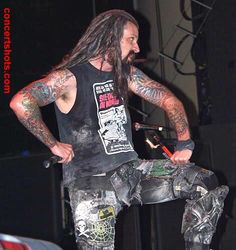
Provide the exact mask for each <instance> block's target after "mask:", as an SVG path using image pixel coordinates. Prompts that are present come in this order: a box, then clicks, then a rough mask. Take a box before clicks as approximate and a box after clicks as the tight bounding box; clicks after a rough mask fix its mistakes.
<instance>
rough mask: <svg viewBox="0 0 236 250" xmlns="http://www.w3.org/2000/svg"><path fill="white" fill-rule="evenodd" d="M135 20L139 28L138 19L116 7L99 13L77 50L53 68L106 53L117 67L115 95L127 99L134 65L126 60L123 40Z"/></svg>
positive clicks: (77, 62) (64, 66) (109, 60)
mask: <svg viewBox="0 0 236 250" xmlns="http://www.w3.org/2000/svg"><path fill="white" fill-rule="evenodd" d="M127 22H132V23H133V24H135V25H136V26H137V28H138V23H137V21H136V20H135V18H134V17H133V16H132V15H130V14H129V13H127V12H126V11H124V10H118V9H113V10H109V11H106V12H103V13H101V14H99V15H98V16H97V17H96V18H94V19H93V20H92V22H91V23H90V25H89V26H88V28H87V30H86V31H85V33H84V34H83V36H82V37H81V39H80V40H79V41H78V43H77V44H76V46H75V47H74V49H72V51H71V52H70V53H69V54H68V55H66V56H65V57H64V58H63V60H62V62H61V63H60V64H58V65H57V66H55V67H54V68H53V69H52V71H55V70H60V69H66V68H70V67H72V66H74V65H77V64H82V63H85V62H88V61H89V60H90V59H93V58H96V57H100V58H102V59H103V60H102V64H103V62H104V61H105V55H106V56H107V60H108V62H109V63H110V64H111V65H112V66H113V72H114V94H115V95H116V96H121V97H124V99H127V92H128V77H129V73H130V65H128V64H127V63H123V62H122V58H121V48H120V41H121V38H122V36H123V30H124V26H125V25H126V24H127Z"/></svg>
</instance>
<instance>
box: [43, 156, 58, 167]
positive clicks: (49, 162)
mask: <svg viewBox="0 0 236 250" xmlns="http://www.w3.org/2000/svg"><path fill="white" fill-rule="evenodd" d="M60 160H62V158H61V157H60V156H57V155H53V156H51V157H50V158H49V159H47V160H45V161H44V162H43V166H44V167H45V168H49V167H51V166H53V165H55V164H56V163H58V162H59V161H60Z"/></svg>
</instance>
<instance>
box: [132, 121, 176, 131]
mask: <svg viewBox="0 0 236 250" xmlns="http://www.w3.org/2000/svg"><path fill="white" fill-rule="evenodd" d="M133 126H134V129H135V130H136V131H139V130H158V131H163V130H166V131H172V130H173V129H172V128H168V127H163V126H160V125H157V124H144V123H138V122H135V123H134V124H133Z"/></svg>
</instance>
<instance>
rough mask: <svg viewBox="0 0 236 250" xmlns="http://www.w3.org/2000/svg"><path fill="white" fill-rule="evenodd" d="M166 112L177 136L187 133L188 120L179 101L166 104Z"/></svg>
mask: <svg viewBox="0 0 236 250" xmlns="http://www.w3.org/2000/svg"><path fill="white" fill-rule="evenodd" d="M166 112H167V115H168V118H169V120H170V122H171V124H172V125H173V126H174V127H175V131H176V133H177V135H178V136H180V137H181V136H183V135H186V133H189V125H188V120H187V117H186V114H185V111H184V108H183V105H182V103H181V102H179V101H178V102H175V103H170V104H168V105H167V107H166Z"/></svg>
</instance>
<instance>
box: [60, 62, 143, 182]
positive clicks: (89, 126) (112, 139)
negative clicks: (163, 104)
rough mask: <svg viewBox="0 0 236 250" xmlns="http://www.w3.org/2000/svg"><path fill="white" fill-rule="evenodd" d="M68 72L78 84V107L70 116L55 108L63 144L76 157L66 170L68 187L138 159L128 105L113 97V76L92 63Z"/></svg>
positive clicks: (78, 66) (73, 68)
mask: <svg viewBox="0 0 236 250" xmlns="http://www.w3.org/2000/svg"><path fill="white" fill-rule="evenodd" d="M69 70H70V71H71V72H72V73H73V74H74V76H75V77H76V80H77V96H76V100H75V103H74V105H73V107H72V109H71V110H70V111H69V112H68V113H67V114H64V113H62V112H61V111H60V110H59V109H58V108H57V106H56V105H55V110H56V116H57V123H58V129H59V134H60V140H61V142H64V143H69V144H71V145H72V146H73V150H74V153H75V157H74V158H73V160H72V161H71V162H70V163H69V164H67V165H64V166H63V179H64V184H65V185H68V184H69V183H70V182H71V181H73V180H75V179H77V178H79V177H84V176H91V175H95V174H100V173H104V172H108V171H111V170H114V169H116V168H117V167H119V166H120V165H121V164H123V163H125V162H128V161H131V160H135V159H137V157H138V156H137V153H136V152H135V151H134V149H133V144H132V131H131V120H130V116H129V113H128V110H127V108H126V105H125V104H124V101H123V100H122V99H117V98H116V97H115V96H114V95H113V74H112V73H111V72H104V71H100V70H98V69H96V68H95V67H93V66H92V65H91V64H90V63H86V64H82V65H77V66H74V67H72V68H70V69H69Z"/></svg>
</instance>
